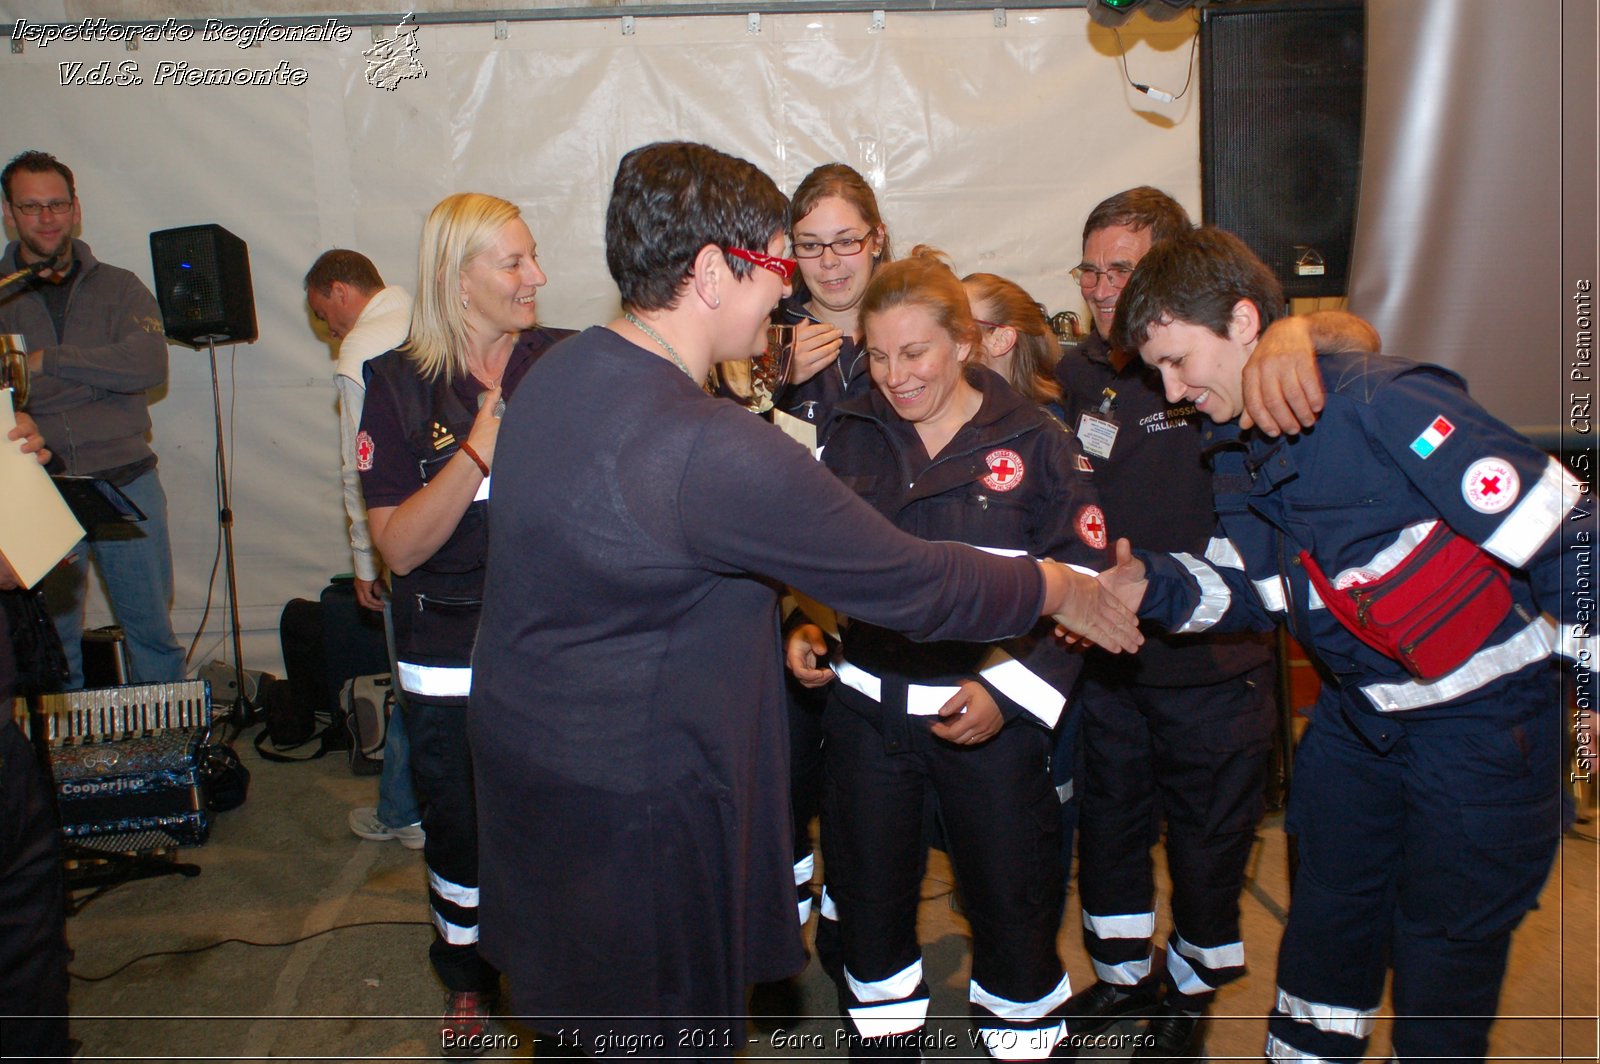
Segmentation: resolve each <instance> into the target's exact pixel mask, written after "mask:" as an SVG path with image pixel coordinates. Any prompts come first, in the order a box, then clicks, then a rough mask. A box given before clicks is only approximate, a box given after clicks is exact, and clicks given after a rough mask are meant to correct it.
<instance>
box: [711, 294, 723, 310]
mask: <svg viewBox="0 0 1600 1064" xmlns="http://www.w3.org/2000/svg"><path fill="white" fill-rule="evenodd" d="M711 309H712V310H720V309H722V297H721V296H718V297H717V301H716V302H715V303H713V304H711Z"/></svg>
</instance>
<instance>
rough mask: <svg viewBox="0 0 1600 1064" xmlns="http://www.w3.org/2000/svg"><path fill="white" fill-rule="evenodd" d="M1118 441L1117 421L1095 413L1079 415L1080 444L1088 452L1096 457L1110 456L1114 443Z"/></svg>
mask: <svg viewBox="0 0 1600 1064" xmlns="http://www.w3.org/2000/svg"><path fill="white" fill-rule="evenodd" d="M1116 442H1117V423H1116V422H1115V421H1111V420H1109V419H1107V418H1103V417H1096V416H1095V415H1093V414H1080V415H1079V416H1078V444H1079V445H1080V446H1081V447H1082V448H1083V450H1084V452H1085V453H1086V454H1092V455H1094V456H1095V457H1096V458H1110V457H1111V448H1112V445H1113V444H1115V443H1116Z"/></svg>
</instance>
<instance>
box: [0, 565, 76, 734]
mask: <svg viewBox="0 0 1600 1064" xmlns="http://www.w3.org/2000/svg"><path fill="white" fill-rule="evenodd" d="M0 608H3V609H4V610H5V612H6V628H7V629H9V630H10V632H11V646H12V649H13V651H14V653H15V655H16V662H17V689H18V690H19V691H23V692H25V693H46V692H50V691H59V690H61V689H62V688H63V687H65V686H66V685H67V678H68V677H69V676H70V675H71V673H70V672H69V670H68V667H67V653H66V651H65V650H63V649H62V647H61V637H60V636H59V635H57V634H56V626H55V623H54V622H53V621H51V620H50V614H49V612H48V611H46V609H45V607H44V594H43V592H40V591H37V590H33V591H29V590H27V589H17V590H14V591H0ZM0 723H3V722H0Z"/></svg>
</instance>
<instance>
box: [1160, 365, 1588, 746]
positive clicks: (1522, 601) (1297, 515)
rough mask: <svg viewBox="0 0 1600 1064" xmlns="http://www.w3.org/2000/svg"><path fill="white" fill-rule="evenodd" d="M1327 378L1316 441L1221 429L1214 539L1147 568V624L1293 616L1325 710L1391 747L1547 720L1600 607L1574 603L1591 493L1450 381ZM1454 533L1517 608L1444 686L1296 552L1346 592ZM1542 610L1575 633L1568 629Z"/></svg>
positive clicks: (1583, 577) (1393, 369)
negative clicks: (1554, 678) (1398, 656)
mask: <svg viewBox="0 0 1600 1064" xmlns="http://www.w3.org/2000/svg"><path fill="white" fill-rule="evenodd" d="M1320 363H1321V367H1322V372H1323V376H1324V379H1325V380H1326V381H1327V386H1328V400H1327V406H1326V409H1324V411H1323V413H1322V416H1321V418H1320V419H1319V420H1318V421H1317V423H1316V424H1315V425H1314V426H1313V427H1312V428H1310V429H1308V430H1307V431H1306V432H1304V433H1302V434H1301V435H1299V436H1296V437H1291V438H1285V439H1278V440H1270V439H1266V438H1265V437H1262V436H1260V435H1258V434H1255V433H1246V434H1243V435H1241V434H1240V432H1239V429H1238V427H1237V426H1236V425H1224V426H1215V427H1214V428H1212V429H1211V430H1210V431H1209V432H1208V436H1209V437H1210V442H1211V443H1212V444H1213V445H1214V446H1215V448H1216V453H1215V456H1214V459H1213V466H1214V469H1215V471H1216V473H1215V483H1214V489H1215V494H1216V505H1217V512H1218V519H1219V528H1218V531H1217V534H1216V536H1215V538H1213V539H1212V541H1211V543H1210V545H1209V546H1208V547H1207V548H1206V552H1205V556H1204V558H1197V557H1194V556H1192V555H1182V554H1180V555H1175V556H1163V555H1155V556H1146V557H1145V562H1146V564H1147V565H1148V566H1150V576H1151V583H1150V587H1149V590H1148V592H1147V593H1146V596H1145V601H1144V604H1143V606H1142V607H1141V610H1140V612H1141V614H1142V615H1143V616H1145V617H1148V618H1152V619H1155V620H1157V621H1159V622H1161V623H1164V624H1167V625H1168V626H1170V627H1172V628H1174V629H1175V630H1178V631H1204V630H1216V631H1228V630H1238V629H1247V628H1256V629H1261V628H1267V627H1270V626H1272V625H1273V624H1274V623H1276V622H1277V621H1280V620H1284V619H1287V621H1288V624H1289V628H1290V631H1291V633H1292V634H1293V635H1294V637H1295V638H1296V639H1297V640H1298V641H1299V643H1300V645H1301V646H1303V647H1305V648H1306V649H1307V650H1309V651H1310V652H1311V653H1312V654H1313V655H1314V657H1315V658H1316V660H1317V663H1318V666H1319V671H1320V672H1321V673H1322V676H1323V679H1324V681H1325V682H1324V684H1323V692H1322V697H1321V701H1320V702H1319V708H1320V707H1323V706H1329V705H1335V704H1338V703H1339V702H1340V701H1342V702H1343V705H1344V707H1345V709H1346V711H1347V715H1348V717H1349V718H1350V721H1351V723H1352V724H1353V725H1354V726H1355V727H1356V728H1358V729H1359V730H1360V731H1361V732H1362V734H1363V735H1364V736H1365V737H1366V738H1367V740H1368V741H1369V742H1370V743H1371V744H1372V745H1373V746H1374V747H1375V748H1377V749H1379V750H1385V749H1388V748H1389V747H1390V746H1391V745H1392V744H1393V743H1394V742H1395V741H1397V739H1398V737H1399V734H1400V732H1401V731H1402V729H1400V728H1398V727H1394V726H1392V725H1391V723H1390V722H1391V721H1396V720H1400V719H1403V720H1404V721H1405V723H1406V725H1407V726H1408V727H1427V728H1435V729H1440V730H1445V731H1461V732H1466V731H1474V730H1481V729H1482V728H1484V727H1485V726H1486V725H1487V724H1488V723H1489V722H1490V721H1507V722H1509V721H1515V720H1518V719H1521V718H1523V717H1526V716H1528V715H1530V714H1532V713H1535V712H1537V711H1539V710H1540V709H1542V708H1548V707H1544V706H1541V705H1537V704H1534V703H1536V702H1538V701H1541V700H1542V699H1543V695H1544V693H1545V692H1547V691H1548V688H1547V687H1546V686H1544V685H1543V684H1538V683H1531V682H1529V681H1530V680H1531V679H1532V678H1533V676H1534V674H1535V673H1536V672H1542V671H1543V670H1544V669H1546V668H1547V667H1548V665H1547V659H1548V658H1549V657H1550V655H1551V654H1552V652H1558V651H1559V652H1561V653H1565V654H1567V655H1568V656H1573V654H1574V652H1575V651H1576V649H1577V647H1578V646H1579V643H1578V642H1577V640H1576V639H1575V638H1574V637H1579V636H1582V637H1586V636H1587V635H1588V634H1589V633H1588V630H1587V624H1586V622H1587V616H1586V614H1585V613H1584V610H1585V609H1586V608H1587V609H1589V610H1592V605H1591V606H1589V607H1585V606H1584V602H1585V600H1584V599H1582V598H1580V597H1579V596H1578V595H1577V593H1576V591H1577V589H1579V588H1581V587H1585V586H1587V584H1586V583H1584V582H1585V581H1588V580H1589V579H1590V578H1591V573H1592V570H1591V569H1590V566H1591V564H1592V554H1591V552H1592V551H1593V549H1594V546H1593V539H1594V534H1593V528H1594V520H1593V516H1592V514H1593V505H1592V503H1591V502H1590V500H1589V499H1588V498H1587V497H1586V495H1585V491H1584V488H1583V487H1582V485H1580V484H1579V482H1578V481H1577V480H1576V478H1574V477H1573V476H1572V474H1571V473H1569V472H1568V471H1567V470H1566V469H1565V468H1564V467H1562V466H1561V464H1560V463H1558V462H1557V461H1555V460H1554V459H1552V458H1550V457H1549V456H1548V455H1546V454H1545V453H1544V452H1543V451H1542V450H1540V449H1539V448H1538V447H1536V446H1534V445H1533V444H1532V443H1530V442H1529V441H1528V440H1526V439H1524V438H1523V437H1522V436H1519V435H1518V434H1516V433H1515V432H1513V431H1512V430H1511V429H1509V428H1508V427H1506V426H1505V425H1504V424H1502V423H1500V422H1499V421H1497V420H1495V419H1494V418H1493V417H1491V416H1490V415H1489V414H1488V413H1487V412H1485V411H1484V410H1483V408H1482V407H1480V406H1478V404H1477V403H1475V402H1474V401H1473V400H1472V399H1471V398H1470V397H1469V396H1468V395H1467V391H1466V387H1465V384H1464V382H1463V381H1462V380H1461V378H1460V377H1458V376H1456V375H1455V374H1454V373H1451V372H1449V371H1448V370H1444V369H1441V368H1439V367H1437V366H1428V365H1422V364H1419V363H1414V362H1408V361H1405V360H1402V359H1397V358H1390V357H1379V356H1372V355H1359V354H1342V355H1327V356H1323V357H1322V358H1321V360H1320ZM1441 521H1442V522H1444V523H1445V524H1446V525H1448V526H1449V528H1451V529H1453V530H1454V531H1455V532H1456V533H1458V534H1460V535H1461V536H1463V537H1465V538H1467V539H1469V540H1471V541H1472V542H1474V543H1476V544H1478V545H1479V546H1480V547H1481V548H1482V549H1483V550H1484V551H1486V552H1488V553H1489V554H1491V555H1493V556H1494V557H1496V558H1498V559H1500V560H1501V561H1503V562H1504V563H1505V564H1506V565H1507V566H1509V567H1510V569H1511V596H1512V601H1513V608H1512V609H1511V610H1510V612H1509V614H1508V615H1507V616H1506V617H1505V619H1504V620H1503V621H1502V622H1501V623H1500V624H1499V626H1498V627H1497V628H1496V629H1495V630H1494V631H1493V632H1492V633H1491V635H1490V636H1489V637H1488V638H1487V640H1486V641H1485V642H1484V644H1483V646H1482V648H1481V649H1480V650H1478V651H1477V653H1476V654H1475V655H1474V656H1472V657H1471V658H1469V659H1468V660H1467V661H1466V662H1465V663H1464V664H1462V665H1461V666H1459V667H1458V668H1456V669H1454V670H1453V671H1451V672H1449V673H1447V674H1445V675H1444V676H1442V677H1440V678H1438V679H1435V680H1433V681H1431V682H1429V681H1424V680H1421V679H1417V678H1415V677H1413V676H1412V675H1411V673H1409V672H1408V671H1407V670H1406V669H1405V668H1404V666H1402V665H1401V663H1400V662H1398V661H1396V660H1394V659H1392V658H1389V657H1387V656H1385V655H1384V654H1382V653H1380V652H1379V651H1377V650H1375V649H1373V648H1371V647H1369V646H1367V645H1366V644H1365V643H1363V642H1361V641H1360V640H1358V639H1357V638H1356V637H1355V636H1354V635H1353V634H1351V633H1350V631H1349V630H1347V629H1346V628H1344V627H1343V626H1342V625H1341V624H1340V623H1339V621H1338V619H1336V618H1335V617H1334V616H1333V615H1332V614H1331V613H1330V612H1329V610H1328V609H1327V608H1326V606H1325V605H1324V604H1323V603H1322V600H1321V598H1320V597H1319V596H1318V595H1317V594H1316V593H1315V591H1314V589H1313V588H1312V587H1311V586H1310V583H1309V581H1308V579H1307V575H1306V572H1305V569H1304V566H1303V565H1301V564H1300V562H1299V561H1298V555H1299V553H1300V552H1301V551H1302V550H1305V551H1309V552H1310V554H1311V556H1312V558H1314V559H1315V560H1316V562H1317V564H1318V565H1319V567H1320V568H1321V569H1322V571H1323V572H1324V573H1325V574H1327V577H1328V579H1329V581H1331V582H1333V583H1334V584H1335V586H1341V585H1348V584H1349V583H1351V582H1370V581H1372V580H1375V579H1377V578H1380V577H1382V576H1383V575H1384V574H1386V573H1389V572H1391V571H1393V570H1394V569H1395V567H1396V566H1397V565H1398V564H1399V563H1400V562H1401V561H1402V560H1403V559H1404V558H1405V557H1406V556H1407V555H1409V554H1410V553H1411V552H1412V551H1413V549H1414V548H1415V546H1416V545H1417V544H1418V543H1419V542H1420V541H1421V539H1422V537H1424V536H1425V535H1426V534H1427V533H1428V532H1429V531H1431V530H1432V529H1433V527H1434V524H1435V522H1441ZM1591 601H1592V600H1591ZM1545 613H1548V614H1551V615H1553V616H1555V617H1557V618H1560V619H1561V621H1562V622H1566V623H1564V624H1563V626H1562V628H1561V630H1560V631H1558V630H1557V628H1556V626H1554V625H1552V623H1551V622H1550V620H1549V619H1548V618H1547V617H1546V616H1544V615H1543V614H1545ZM1574 621H1581V622H1585V623H1584V625H1583V626H1582V629H1581V630H1579V629H1575V628H1574V626H1573V624H1572V622H1574ZM1585 649H1587V648H1585ZM1589 660H1590V661H1592V658H1591V659H1589Z"/></svg>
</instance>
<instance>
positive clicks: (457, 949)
mask: <svg viewBox="0 0 1600 1064" xmlns="http://www.w3.org/2000/svg"><path fill="white" fill-rule="evenodd" d="M417 273H418V284H417V293H418V294H417V300H416V304H415V305H414V307H413V309H412V317H411V336H410V339H409V340H407V342H406V343H405V344H404V345H403V346H402V347H400V348H399V349H397V350H394V351H390V352H388V353H387V354H383V355H379V356H378V357H377V358H375V359H373V360H372V361H371V362H370V363H368V367H369V368H368V371H367V377H368V379H367V401H366V405H365V407H364V409H363V411H362V416H361V431H360V433H359V435H358V436H357V438H356V455H357V467H358V469H359V470H360V473H361V486H362V491H363V493H364V494H365V496H366V500H367V520H368V522H369V524H370V526H371V529H372V541H373V543H374V544H375V545H376V546H377V548H378V551H379V553H381V554H382V555H383V558H384V560H385V561H386V562H387V563H388V564H389V569H390V573H391V582H392V590H393V606H392V611H393V618H394V636H395V656H396V665H395V681H396V683H397V684H398V685H399V687H400V689H401V690H402V691H403V692H404V696H403V698H402V701H401V706H402V712H403V713H404V715H405V717H404V719H405V727H406V731H407V733H408V735H409V737H410V740H411V765H412V772H413V774H414V777H415V781H416V788H417V795H418V797H419V798H421V799H422V807H423V816H422V828H423V831H424V832H425V833H426V835H427V839H426V841H425V842H424V844H423V856H424V857H425V858H426V861H427V865H428V900H429V906H430V909H431V911H432V916H433V924H434V928H435V934H434V940H433V944H432V946H431V947H429V956H430V957H431V959H432V961H433V967H434V971H435V973H436V974H437V975H438V976H439V979H440V981H441V982H442V983H444V985H445V988H446V990H447V991H448V992H449V1000H448V1003H447V1005H446V1012H445V1018H444V1026H445V1028H448V1029H449V1030H450V1032H451V1038H449V1039H447V1040H446V1042H445V1044H446V1045H447V1046H450V1045H468V1046H470V1045H471V1044H473V1042H472V1037H471V1036H473V1035H474V1034H481V1033H482V1032H483V1029H484V1026H485V1024H486V1023H487V1019H488V1015H489V1008H490V1005H491V1003H492V998H493V994H494V990H495V987H496V986H497V984H498V982H499V975H498V973H497V972H495V971H494V969H493V968H491V967H490V966H489V965H487V964H486V963H485V962H483V961H482V960H481V959H480V958H479V957H478V952H477V942H478V906H477V895H478V823H477V807H476V802H475V798H474V794H473V779H472V760H471V757H470V755H469V752H468V748H467V718H466V714H467V709H466V706H467V694H468V691H469V690H470V688H471V684H472V647H473V641H474V638H475V636H476V634H477V630H478V614H479V610H480V605H481V602H482V597H483V574H484V560H485V554H486V551H487V546H488V518H487V509H488V499H489V474H490V472H491V470H492V469H493V467H494V460H495V443H496V440H497V439H498V437H499V432H500V416H501V413H502V411H503V410H504V405H505V400H506V399H507V398H509V397H510V396H511V395H512V394H513V393H514V392H515V391H516V388H517V385H518V383H519V382H520V381H521V380H522V377H523V374H525V373H526V372H527V371H528V368H529V367H530V366H532V365H533V362H534V360H535V359H537V358H538V357H539V356H540V355H541V354H543V353H544V352H545V351H546V350H547V349H548V348H549V347H551V346H552V345H553V344H554V343H555V342H556V341H557V340H559V339H561V338H562V337H564V336H566V335H567V331H566V330H560V329H545V328H539V327H538V298H537V293H538V291H539V289H540V288H541V287H542V286H543V285H544V283H545V281H546V277H545V274H544V271H543V270H542V269H540V268H539V256H538V249H537V247H536V246H535V244H534V240H533V234H532V233H531V232H529V230H528V225H527V223H526V222H524V221H523V220H522V212H521V211H520V210H518V208H517V207H516V206H515V205H514V204H511V203H507V202H506V201H505V200H502V199H497V198H495V197H494V196H485V195H482V194H480V193H475V192H466V193H460V194H457V195H454V196H449V197H446V198H445V199H443V200H441V201H440V202H439V204H438V205H437V206H436V207H434V208H433V211H432V212H431V213H430V214H429V215H428V220H427V222H426V223H425V225H424V226H423V230H422V244H421V249H420V251H419V253H418V266H417ZM424 489H426V490H424Z"/></svg>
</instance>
